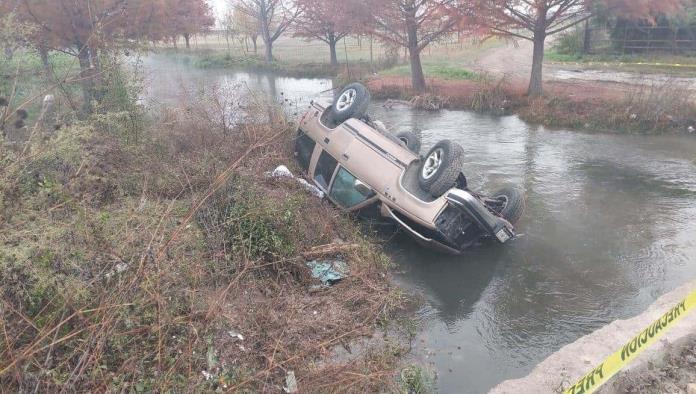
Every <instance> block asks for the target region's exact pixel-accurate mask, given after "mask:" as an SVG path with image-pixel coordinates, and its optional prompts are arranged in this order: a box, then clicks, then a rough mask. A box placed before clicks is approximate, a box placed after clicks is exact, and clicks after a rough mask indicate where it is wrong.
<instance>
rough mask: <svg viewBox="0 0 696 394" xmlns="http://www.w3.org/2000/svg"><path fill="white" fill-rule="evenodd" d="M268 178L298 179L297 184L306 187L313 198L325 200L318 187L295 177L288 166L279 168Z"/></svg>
mask: <svg viewBox="0 0 696 394" xmlns="http://www.w3.org/2000/svg"><path fill="white" fill-rule="evenodd" d="M266 176H268V177H270V178H292V179H296V180H297V182H299V183H300V184H301V185H302V186H304V188H305V190H307V191H308V192H310V193H311V194H312V195H313V196H315V197H318V198H324V192H323V191H321V190H320V189H319V188H318V187H316V186H314V185H312V184H310V183H309V182H307V181H305V180H304V179H302V178H298V177H296V176H295V175H293V174H292V172H291V171H290V170H289V169H288V167H286V166H278V167H277V168H276V169H275V170H273V171H272V172H267V173H266Z"/></svg>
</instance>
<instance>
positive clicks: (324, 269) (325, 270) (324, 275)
mask: <svg viewBox="0 0 696 394" xmlns="http://www.w3.org/2000/svg"><path fill="white" fill-rule="evenodd" d="M307 267H309V268H310V269H311V270H312V276H313V277H315V278H317V279H319V280H320V281H321V283H322V284H324V285H325V286H330V285H333V284H335V283H337V282H339V281H341V279H343V278H345V277H347V276H348V275H349V274H350V268H348V264H346V262H345V261H341V260H312V261H309V262H307Z"/></svg>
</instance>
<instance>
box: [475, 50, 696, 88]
mask: <svg viewBox="0 0 696 394" xmlns="http://www.w3.org/2000/svg"><path fill="white" fill-rule="evenodd" d="M552 45H553V41H549V42H547V44H546V47H547V50H548V49H549V48H550V47H551V46H552ZM532 50H533V45H532V42H531V41H527V40H514V41H513V40H510V41H508V42H506V43H505V44H504V45H502V46H498V47H494V48H492V49H490V50H488V51H485V52H483V53H482V54H481V56H480V57H479V58H477V59H474V60H473V61H472V63H471V65H470V67H471V68H472V69H474V70H475V71H478V72H488V73H492V74H496V75H505V76H507V78H508V79H509V80H510V81H511V82H513V83H516V84H521V83H527V81H529V74H530V73H531V70H532ZM544 80H545V81H547V82H550V83H552V84H560V86H563V85H566V86H573V87H574V86H576V84H577V83H578V82H583V83H590V84H591V85H592V86H594V87H600V88H601V90H603V91H604V90H607V91H615V92H618V93H625V92H626V91H629V90H631V89H634V88H635V87H641V86H648V87H659V86H665V85H669V86H674V87H677V88H679V89H684V90H689V91H693V92H696V79H695V78H686V77H677V76H673V75H668V74H659V73H650V74H643V73H635V72H624V71H615V70H608V69H605V70H597V69H589V68H587V67H584V66H583V65H580V64H561V63H548V62H547V63H546V64H544Z"/></svg>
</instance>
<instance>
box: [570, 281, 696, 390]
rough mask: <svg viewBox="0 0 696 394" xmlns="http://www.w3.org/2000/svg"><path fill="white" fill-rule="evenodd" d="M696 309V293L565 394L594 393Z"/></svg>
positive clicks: (608, 358) (656, 321) (634, 338)
mask: <svg viewBox="0 0 696 394" xmlns="http://www.w3.org/2000/svg"><path fill="white" fill-rule="evenodd" d="M695 307H696V291H694V292H692V293H691V294H689V295H688V296H687V297H686V298H685V299H684V301H682V302H680V303H678V304H677V305H676V306H674V307H673V308H672V309H670V310H669V311H667V313H665V314H664V315H662V317H660V318H659V319H657V320H655V321H654V322H653V323H652V324H651V325H649V326H648V328H646V329H645V330H643V331H641V332H640V333H639V334H638V335H636V336H635V337H633V338H632V339H631V340H630V341H628V342H627V343H626V344H625V345H624V346H623V347H622V348H621V349H619V350H617V351H616V352H615V353H614V354H612V355H611V356H609V357H607V359H606V360H604V362H603V363H601V364H599V365H598V366H597V367H596V368H594V369H593V370H592V371H590V372H589V373H588V374H587V375H585V376H583V377H582V379H580V380H579V381H578V382H577V383H575V384H574V385H573V386H571V387H570V388H569V389H568V390H566V391H565V392H564V394H590V393H593V392H594V391H595V390H597V389H598V388H599V387H600V386H601V385H603V384H604V383H606V382H607V381H608V380H609V379H610V378H611V377H612V376H614V375H616V373H617V372H619V371H620V370H621V368H623V367H624V366H625V365H626V364H628V363H629V362H631V360H633V359H634V358H635V357H636V356H638V354H640V352H642V351H643V350H645V349H647V348H648V347H649V346H650V345H652V344H653V343H654V342H655V341H656V340H657V339H658V338H659V337H660V336H662V334H664V333H665V332H666V331H667V330H668V329H670V328H671V327H672V326H673V325H674V324H675V323H676V322H678V321H679V320H680V319H681V318H683V317H684V316H685V315H686V314H687V313H688V312H689V311H690V310H691V309H694V308H695Z"/></svg>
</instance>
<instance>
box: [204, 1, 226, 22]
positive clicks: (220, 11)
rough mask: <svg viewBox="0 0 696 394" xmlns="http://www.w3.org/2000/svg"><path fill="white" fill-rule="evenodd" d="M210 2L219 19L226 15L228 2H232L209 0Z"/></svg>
mask: <svg viewBox="0 0 696 394" xmlns="http://www.w3.org/2000/svg"><path fill="white" fill-rule="evenodd" d="M207 1H208V4H210V6H211V7H213V11H214V12H215V17H216V18H217V19H221V18H222V17H223V16H224V15H225V11H227V7H228V4H229V3H230V0H207Z"/></svg>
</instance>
